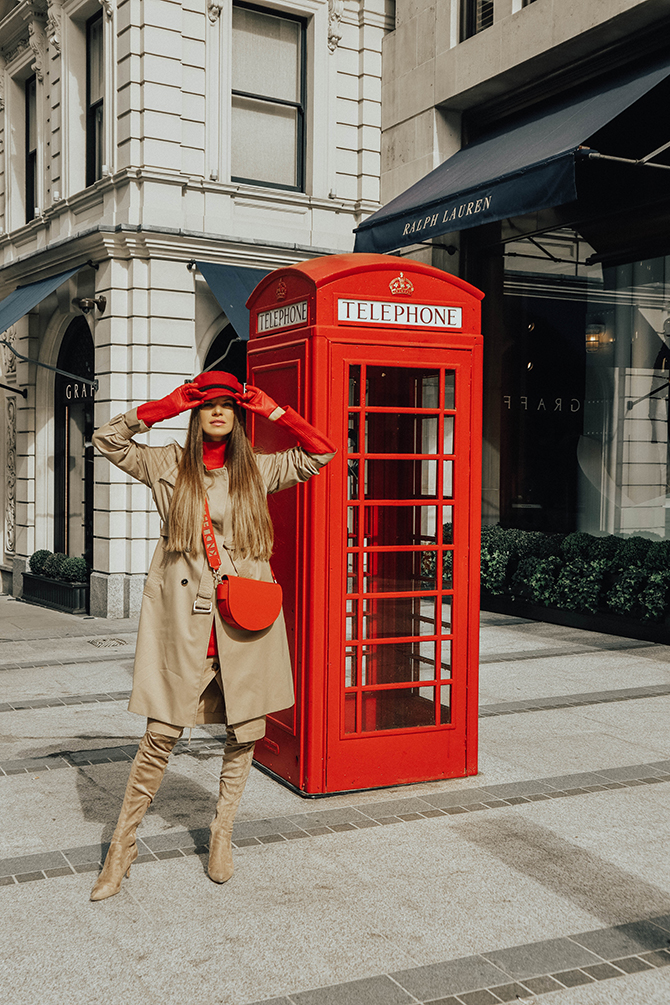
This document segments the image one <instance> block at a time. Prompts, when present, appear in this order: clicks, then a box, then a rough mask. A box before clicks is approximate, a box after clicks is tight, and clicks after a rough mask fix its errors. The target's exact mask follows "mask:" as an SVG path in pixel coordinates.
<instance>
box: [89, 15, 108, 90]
mask: <svg viewBox="0 0 670 1005" xmlns="http://www.w3.org/2000/svg"><path fill="white" fill-rule="evenodd" d="M103 77H104V60H103V50H102V18H100V19H99V20H97V21H95V22H94V23H93V24H91V25H90V26H89V35H88V88H89V92H88V94H89V96H88V103H89V105H94V104H95V103H96V101H100V99H101V98H102V96H103V94H104V91H105V85H104V79H103Z"/></svg>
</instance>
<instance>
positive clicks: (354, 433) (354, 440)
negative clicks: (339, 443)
mask: <svg viewBox="0 0 670 1005" xmlns="http://www.w3.org/2000/svg"><path fill="white" fill-rule="evenodd" d="M359 419H360V417H359V414H358V412H350V413H349V431H348V441H349V443H348V446H349V453H350V454H357V453H358V451H359V450H360V440H359V437H358V427H359Z"/></svg>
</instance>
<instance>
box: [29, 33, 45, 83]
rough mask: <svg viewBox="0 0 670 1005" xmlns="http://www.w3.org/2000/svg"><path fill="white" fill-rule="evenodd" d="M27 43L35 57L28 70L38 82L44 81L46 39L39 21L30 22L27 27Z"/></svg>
mask: <svg viewBox="0 0 670 1005" xmlns="http://www.w3.org/2000/svg"><path fill="white" fill-rule="evenodd" d="M28 42H29V44H30V48H31V49H32V50H33V55H34V57H35V59H34V60H33V62H32V63H31V64H30V69H31V70H32V71H33V73H34V74H35V76H36V77H37V79H38V80H44V67H45V65H46V55H47V39H46V35H45V34H44V31H43V30H42V28H41V27H40V24H39V21H31V22H30V24H29V25H28Z"/></svg>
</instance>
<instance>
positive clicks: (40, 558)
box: [28, 548, 89, 583]
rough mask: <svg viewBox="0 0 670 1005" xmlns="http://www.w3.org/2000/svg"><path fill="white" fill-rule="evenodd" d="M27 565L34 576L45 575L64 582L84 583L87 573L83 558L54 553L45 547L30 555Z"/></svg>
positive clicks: (86, 564) (86, 565) (85, 562)
mask: <svg viewBox="0 0 670 1005" xmlns="http://www.w3.org/2000/svg"><path fill="white" fill-rule="evenodd" d="M28 565H29V566H30V571H31V572H34V573H35V575H36V576H46V578H47V579H58V580H62V581H64V582H66V583H85V582H86V580H87V579H88V574H89V569H88V563H87V561H86V559H85V558H71V557H69V556H68V555H63V554H62V553H61V552H56V554H55V555H54V554H53V552H51V551H47V550H46V548H41V549H40V550H39V551H36V552H35V553H34V554H33V555H31V556H30V558H29V559H28Z"/></svg>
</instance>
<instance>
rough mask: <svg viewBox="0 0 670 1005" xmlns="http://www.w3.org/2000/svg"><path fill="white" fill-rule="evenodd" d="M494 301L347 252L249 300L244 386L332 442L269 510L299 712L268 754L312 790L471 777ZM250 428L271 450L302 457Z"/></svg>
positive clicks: (283, 437)
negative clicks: (484, 406) (324, 459)
mask: <svg viewBox="0 0 670 1005" xmlns="http://www.w3.org/2000/svg"><path fill="white" fill-rule="evenodd" d="M482 296H483V294H482V293H480V292H479V290H476V289H475V288H474V287H472V286H470V285H469V284H468V283H465V282H464V281H463V280H461V279H458V278H456V277H455V276H450V275H447V274H446V273H444V272H440V271H439V270H438V269H434V268H432V267H430V266H427V265H422V264H421V263H419V262H414V261H410V260H407V259H404V260H401V259H398V258H394V257H391V256H387V255H353V254H352V255H332V256H328V257H325V258H316V259H313V260H311V261H308V262H304V263H302V264H300V265H295V266H291V267H288V268H284V269H277V270H276V271H275V272H272V273H270V274H269V275H268V276H266V277H265V278H264V279H263V280H262V281H261V282H260V283H259V285H258V286H257V287H256V289H255V290H254V292H253V293H252V295H251V297H250V298H249V301H248V307H249V311H250V326H251V331H250V341H249V351H248V367H249V382H250V383H252V384H255V385H257V386H258V387H261V388H263V389H264V390H266V391H267V392H268V393H269V394H270V395H272V397H273V398H274V399H275V400H276V401H278V402H280V403H281V404H287V405H292V406H293V407H294V408H295V409H296V410H297V411H299V412H301V414H303V415H304V416H305V417H306V418H307V419H308V420H309V421H310V422H312V423H313V424H314V425H315V426H316V427H317V428H318V429H321V430H323V431H324V432H326V433H327V434H328V435H329V436H330V437H331V438H332V439H333V440H334V442H335V443H336V444H337V445H338V454H337V456H336V457H335V459H334V460H333V461H332V462H331V463H330V464H329V465H328V466H327V467H326V468H325V469H324V470H323V471H322V472H321V473H320V474H319V475H318V476H317V477H315V478H313V479H311V481H309V482H308V483H307V484H306V485H304V486H299V487H297V488H294V489H289V490H287V491H284V492H280V493H278V494H277V495H276V496H273V497H271V501H270V508H271V511H272V515H273V519H274V522H275V531H276V543H275V556H274V558H273V568H274V572H275V575H276V576H277V579H278V580H279V582H280V583H282V586H283V587H284V596H285V603H284V613H285V616H286V622H287V628H288V634H289V643H290V646H291V651H292V658H293V666H294V673H295V684H296V704H295V706H294V707H293V708H291V709H287V710H285V711H282V712H279V713H278V714H276V715H273V716H270V717H269V719H268V726H267V736H266V738H265V739H264V740H262V741H260V742H259V743H258V744H257V745H256V754H255V756H256V759H257V761H258V762H259V763H260V764H262V765H263V766H265V767H266V768H267V769H269V770H270V771H271V772H273V773H274V774H275V775H277V776H278V777H279V778H280V779H282V780H284V781H285V782H288V783H289V784H290V785H291V786H292V787H294V788H295V789H296V790H297V791H299V792H300V793H301V794H302V795H306V796H307V795H318V794H325V793H334V792H342V791H345V790H350V789H362V788H372V787H377V786H389V785H397V784H402V783H409V782H419V781H426V780H430V779H437V778H452V777H461V776H464V775H470V774H475V773H476V771H477V669H478V630H479V530H480V492H481V402H482V377H481V373H482V337H481V335H480V334H479V332H480V300H481V298H482ZM254 418H255V423H254V426H255V428H254V430H253V435H254V439H255V442H256V444H257V445H258V446H260V447H261V448H265V449H268V450H276V449H282V448H284V447H287V446H290V445H291V443H292V441H291V439H290V438H289V436H288V435H287V433H286V432H285V431H284V430H282V429H281V428H280V427H278V426H276V425H274V424H273V423H271V422H269V421H268V420H266V419H262V418H256V417H254Z"/></svg>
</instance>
